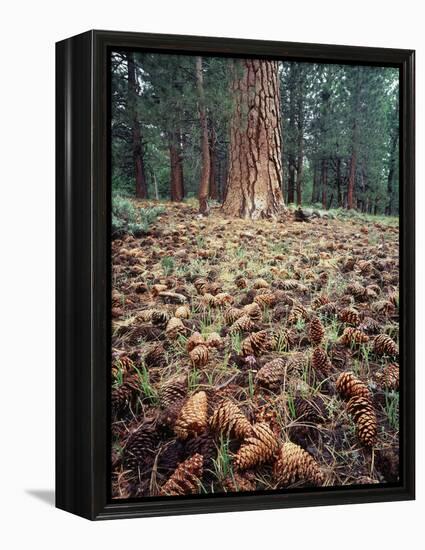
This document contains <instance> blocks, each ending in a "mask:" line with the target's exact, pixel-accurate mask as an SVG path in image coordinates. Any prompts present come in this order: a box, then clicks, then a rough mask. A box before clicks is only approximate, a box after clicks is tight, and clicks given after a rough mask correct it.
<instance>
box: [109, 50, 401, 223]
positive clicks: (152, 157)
mask: <svg viewBox="0 0 425 550" xmlns="http://www.w3.org/2000/svg"><path fill="white" fill-rule="evenodd" d="M111 63H112V82H111V90H112V121H111V125H112V126H111V130H112V190H113V193H118V194H120V195H126V196H129V197H137V198H142V199H143V198H149V199H156V200H173V201H181V200H184V199H186V198H191V197H198V198H199V200H200V208H201V212H203V213H206V212H207V210H208V203H213V204H214V203H222V202H223V201H224V203H225V208H224V210H225V212H226V209H227V211H231V210H232V209H236V210H237V209H239V213H240V214H241V215H243V216H245V217H246V216H248V217H255V215H254V210H258V209H257V208H256V207H254V206H253V205H254V204H258V200H257V199H256V198H255V197H254V198H252V200H251V203H252V204H249V203H250V201H249V200H248V204H238V205H235V204H234V201H233V200H232V196H231V193H230V195H229V187H228V184H229V181H230V180H232V181H233V183H232V185H236V183H237V185H239V186H241V185H242V186H243V185H244V180H245V179H249V178H250V177H251V176H250V175H251V174H252V170H251V171H247V172H246V173H244V169H243V166H239V167H235V164H234V162H232V158H233V159H236V160H237V161H238V162H239V164H243V163H242V162H241V161H240V158H241V156H240V152H241V151H246V149H247V148H249V147H250V141H252V140H251V138H250V137H249V136H250V135H252V133H253V132H255V131H256V126H255V125H254V124H253V119H252V117H251V119H250V118H249V117H250V116H251V113H252V112H253V111H255V109H256V107H255V106H256V105H259V104H260V105H261V102H262V101H263V107H264V112H263V114H262V116H263V117H264V124H263V125H262V126H261V124H260V125H259V126H258V127H259V128H260V127H261V128H263V129H264V135H263V137H261V136H260V137H259V138H258V139H260V141H261V140H262V143H263V144H264V143H269V144H270V143H274V144H275V146H274V147H273V150H272V149H270V147H269V149H268V152H265V150H264V148H263V149H261V151H264V155H265V157H267V159H268V161H267V162H268V166H267V167H266V170H267V171H268V172H270V170H272V171H273V170H274V171H275V172H276V174H275V176H273V177H272V178H271V184H270V185H271V187H269V189H268V191H267V192H268V195H270V193H272V194H276V193H277V191H278V189H276V186H278V187H279V188H280V190H281V194H282V198H283V201H284V203H285V204H287V205H290V204H292V203H293V204H296V205H298V206H301V205H302V206H311V205H312V206H314V207H317V208H323V209H329V208H345V209H357V210H359V211H361V212H365V213H370V214H379V215H382V214H387V215H398V209H399V202H398V194H399V98H398V94H399V75H398V69H395V68H391V67H375V66H359V65H336V64H318V63H305V62H293V61H281V62H258V61H257V62H256V61H255V60H235V59H229V58H216V57H202V58H201V57H196V56H183V55H168V54H155V53H138V52H114V53H113V54H112V59H111ZM260 69H261V70H260ZM261 71H263V72H264V74H263V75H262V76H261V75H260V76H261V78H262V80H261V82H266V83H267V86H268V88H267V89H264V90H262V89H259V82H260V80H259V77H258V75H259V74H260V73H261ZM250 79H251V81H250ZM255 79H257V80H255ZM245 83H246V86H245ZM270 90H271V91H270ZM257 92H258V94H257ZM256 94H257V95H256ZM250 102H251V103H250ZM245 111H246V113H247V121H244V116H243V114H244V113H245ZM237 112H239V114H240V113H242V116H239V119H237V117H235V113H237ZM256 116H257V115H256ZM254 122H255V124H257V119H255V120H254ZM245 124H246V125H247V127H246V132H245V130H244V132H245V134H246V136H245V137H244V136H242V133H243V132H241V131H240V128H239V127H238V126H237V125H239V126H244V125H245ZM250 124H251V126H252V128H250ZM268 129H269V130H268ZM241 136H242V137H241ZM244 139H245V141H244ZM238 144H239V147H240V150H239V151H237V150H236V148H237V146H238ZM276 144H277V145H276ZM257 145H258V143H257ZM258 151H260V148H258ZM261 151H260V153H261ZM256 154H257V153H256V151H255V150H253V151H252V152H251V153H250V155H246V156H245V157H244V158H245V159H246V160H245V161H244V162H246V163H247V164H248V165H249V166H251V165H250V163H251V162H252V163H253V165H255V164H256V162H257V160H258V159H257V157H256ZM250 157H251V160H250ZM277 157H279V158H277ZM238 159H239V160H238ZM256 159H257V160H256ZM258 165H259V164H258ZM249 166H248V168H249ZM262 166H263V167H264V163H263V165H262ZM235 172H237V173H236V174H235ZM244 174H245V175H244ZM257 176H258V177H260V179H261V174H259V175H258V174H257ZM235 181H236V183H234V182H235ZM248 183H249V182H248ZM257 183H258V182H257ZM273 186H274V187H273ZM239 194H242V195H244V196H245V198H246V195H247V194H248V190H247V189H245V190H243V193H239ZM279 195H280V191H279ZM226 200H227V207H226ZM245 202H246V201H245ZM275 202H276V204H275V205H274V206H275V207H276V208H278V207H279V205H280V204H279V203H280V197H278V196H277V194H276V196H275ZM229 204H230V206H229ZM269 210H270V208H269V207H267V208H264V209H260V211H259V214H258V216H260V217H267V216H268V214H269V213H270V212H269Z"/></svg>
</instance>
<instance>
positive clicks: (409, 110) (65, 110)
mask: <svg viewBox="0 0 425 550" xmlns="http://www.w3.org/2000/svg"><path fill="white" fill-rule="evenodd" d="M114 48H115V49H120V50H122V49H126V48H128V49H134V50H137V49H143V50H150V51H156V52H180V53H187V54H194V53H197V54H202V55H228V56H234V57H237V56H250V57H274V58H285V59H288V60H290V59H293V60H304V61H316V62H334V63H335V62H337V63H356V64H368V65H388V66H396V67H398V68H399V70H400V92H401V93H400V175H401V185H400V189H401V191H400V260H401V264H400V265H401V268H400V310H401V312H402V315H401V325H400V365H401V369H400V373H401V380H400V387H401V391H400V418H401V425H400V436H401V444H400V484H398V485H393V484H391V485H390V484H388V485H385V486H384V485H378V486H376V487H373V486H366V487H360V486H357V487H355V486H350V487H336V488H329V489H327V488H318V489H315V490H313V489H308V490H307V489H300V490H291V491H281V492H279V493H275V492H272V493H267V494H252V493H251V494H238V495H236V494H234V495H226V496H223V495H221V496H215V495H202V496H196V497H177V498H176V497H162V498H161V499H160V500H158V499H154V498H150V499H146V500H144V501H134V502H120V501H111V500H110V499H109V497H108V483H109V482H110V480H109V477H108V476H109V460H110V452H109V447H108V446H109V438H108V430H109V424H108V422H109V417H108V391H109V383H110V380H109V374H108V372H109V370H110V369H109V366H110V362H109V350H108V338H109V336H108V335H109V318H110V316H109V309H108V308H109V305H110V301H109V300H110V297H109V295H108V292H109V290H110V287H109V274H110V266H109V265H108V261H109V237H110V236H109V225H110V220H109V218H110V198H109V195H110V193H109V189H108V140H109V131H108V116H109V113H108V109H109V106H108V82H109V78H108V70H109V69H108V58H109V52H110V51H111V50H112V49H114ZM414 59H415V53H414V51H412V50H402V49H383V48H368V47H367V48H366V47H353V46H334V45H321V44H301V43H288V42H271V41H257V40H242V39H229V38H208V37H198V36H174V35H160V34H141V33H130V32H108V31H97V30H93V31H89V32H86V33H83V34H80V35H78V36H74V37H72V38H69V39H67V40H64V41H61V42H59V43H57V45H56V75H57V82H56V220H57V222H56V231H57V240H56V281H57V283H56V284H57V293H56V298H57V301H56V506H57V507H58V508H61V509H63V510H66V511H68V512H72V513H74V514H77V515H80V516H83V517H85V518H88V519H91V520H95V519H96V520H97V519H110V518H130V517H141V516H159V515H170V514H190V513H211V512H226V511H241V510H259V509H270V508H285V507H301V506H319V505H331V504H352V503H363V502H382V501H396V500H410V499H414V495H415V416H414V410H415V392H414V384H415V381H414V376H415V375H414V359H415V353H414V333H415V330H414V307H415V306H414V296H415V294H414V249H415V243H414V238H415V237H414V231H415V230H414V212H415V209H414V178H415V118H414V117H415V82H414V78H415V70H414Z"/></svg>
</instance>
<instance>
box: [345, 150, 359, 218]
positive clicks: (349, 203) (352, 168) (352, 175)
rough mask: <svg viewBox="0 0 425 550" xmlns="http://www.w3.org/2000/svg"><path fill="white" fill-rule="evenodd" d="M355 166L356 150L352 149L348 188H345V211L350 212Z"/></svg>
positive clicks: (352, 199)
mask: <svg viewBox="0 0 425 550" xmlns="http://www.w3.org/2000/svg"><path fill="white" fill-rule="evenodd" d="M356 165H357V149H356V148H355V147H354V144H353V150H352V153H351V159H350V173H349V175H348V186H347V209H348V210H350V209H351V208H353V203H354V186H355V183H356Z"/></svg>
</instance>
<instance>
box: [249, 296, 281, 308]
mask: <svg viewBox="0 0 425 550" xmlns="http://www.w3.org/2000/svg"><path fill="white" fill-rule="evenodd" d="M254 303H256V304H258V305H259V306H260V307H262V308H266V307H270V308H271V307H274V306H275V305H276V304H277V298H276V295H275V294H274V293H273V292H267V293H264V294H257V296H256V297H255V298H254Z"/></svg>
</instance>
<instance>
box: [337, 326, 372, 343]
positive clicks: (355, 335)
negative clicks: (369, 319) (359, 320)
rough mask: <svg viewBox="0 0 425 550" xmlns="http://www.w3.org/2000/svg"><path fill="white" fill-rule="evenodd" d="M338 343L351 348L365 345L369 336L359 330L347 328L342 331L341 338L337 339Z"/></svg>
mask: <svg viewBox="0 0 425 550" xmlns="http://www.w3.org/2000/svg"><path fill="white" fill-rule="evenodd" d="M338 342H339V343H340V344H344V345H346V346H351V345H355V344H366V343H367V342H369V336H368V335H367V334H365V333H364V332H362V331H361V330H359V329H356V328H353V327H347V328H346V329H344V332H343V333H342V336H341V337H340V338H339V340H338Z"/></svg>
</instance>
